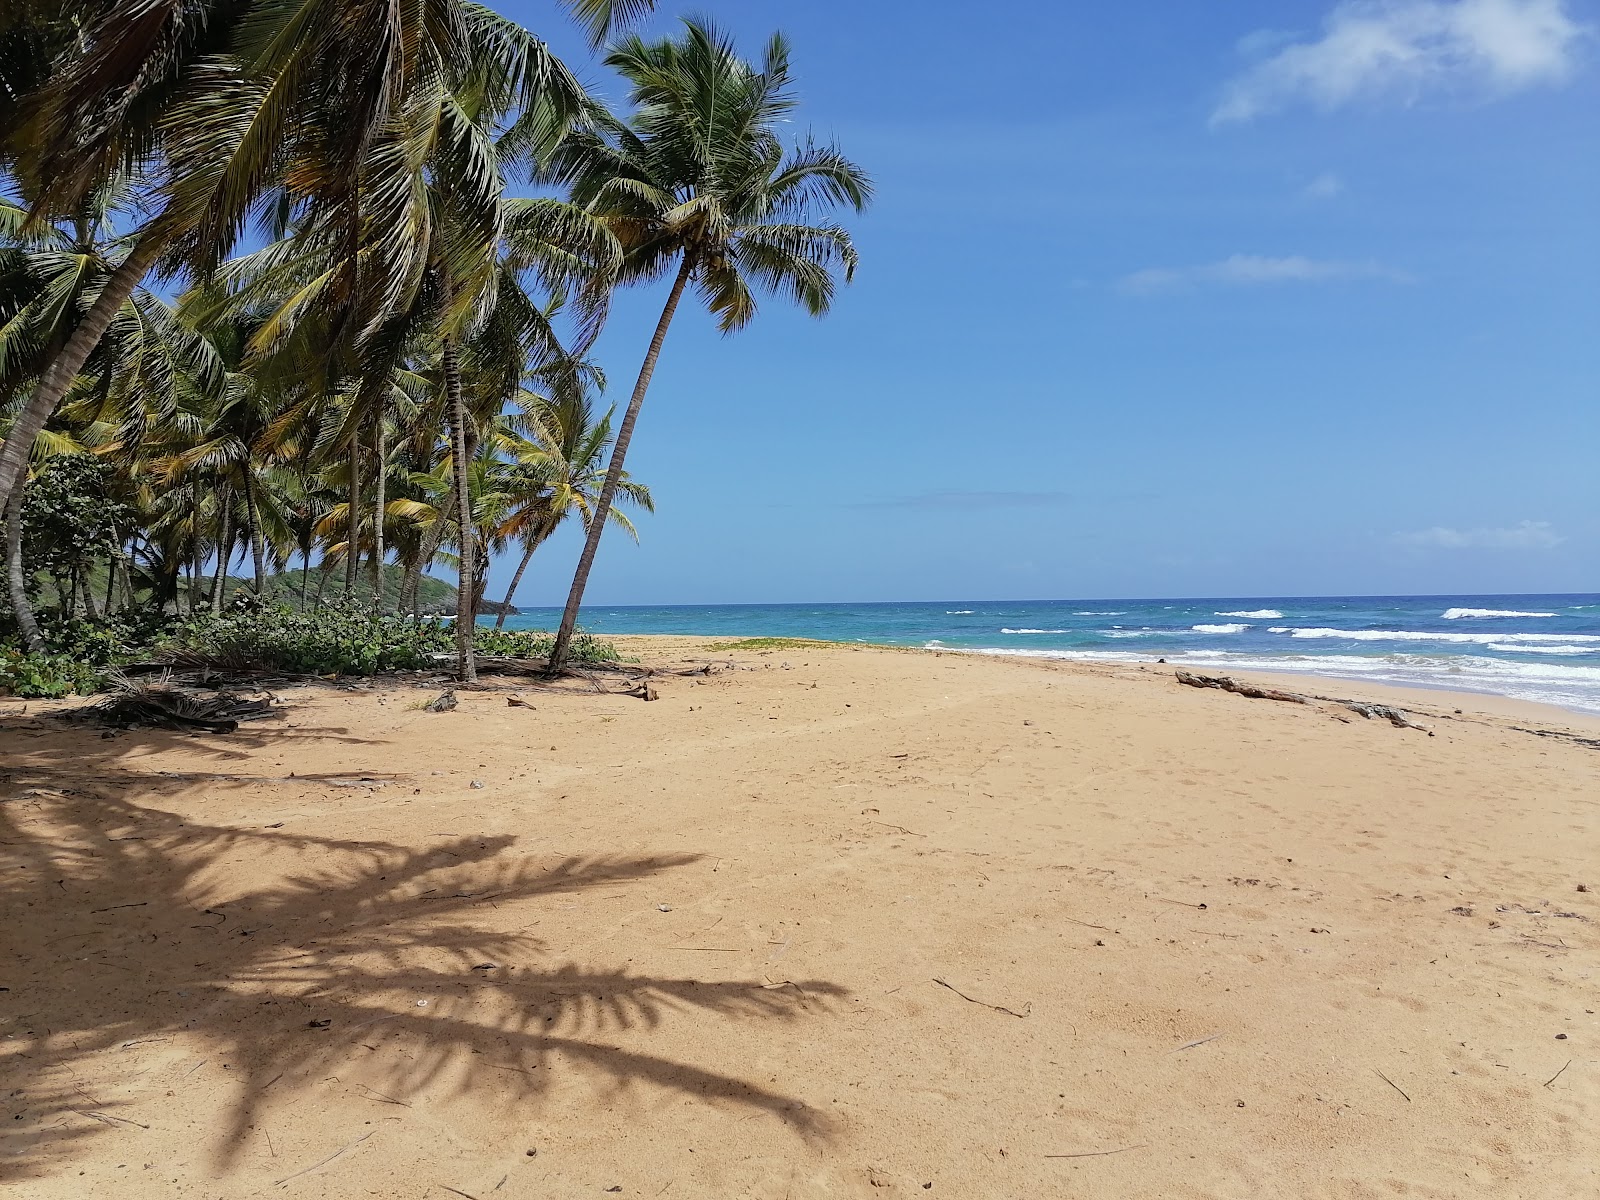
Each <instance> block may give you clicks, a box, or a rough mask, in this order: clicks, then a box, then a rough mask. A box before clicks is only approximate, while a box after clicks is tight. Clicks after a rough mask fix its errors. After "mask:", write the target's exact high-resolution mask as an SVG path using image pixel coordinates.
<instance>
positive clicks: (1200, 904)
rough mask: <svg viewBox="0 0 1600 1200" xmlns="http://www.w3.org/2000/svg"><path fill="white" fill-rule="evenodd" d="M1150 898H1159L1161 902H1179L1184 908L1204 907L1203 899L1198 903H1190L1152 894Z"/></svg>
mask: <svg viewBox="0 0 1600 1200" xmlns="http://www.w3.org/2000/svg"><path fill="white" fill-rule="evenodd" d="M1151 899H1153V900H1159V901H1161V903H1163V904H1181V905H1183V906H1184V907H1185V908H1204V907H1205V901H1203V900H1202V901H1201V902H1200V903H1199V904H1191V903H1189V901H1187V900H1168V899H1167V898H1166V897H1165V896H1152V897H1151Z"/></svg>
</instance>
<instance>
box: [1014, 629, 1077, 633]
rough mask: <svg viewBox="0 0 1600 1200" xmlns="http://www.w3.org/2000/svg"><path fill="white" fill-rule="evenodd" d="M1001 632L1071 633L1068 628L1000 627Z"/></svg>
mask: <svg viewBox="0 0 1600 1200" xmlns="http://www.w3.org/2000/svg"><path fill="white" fill-rule="evenodd" d="M1000 632H1001V633H1071V632H1072V630H1070V629H1002V630H1001V631H1000Z"/></svg>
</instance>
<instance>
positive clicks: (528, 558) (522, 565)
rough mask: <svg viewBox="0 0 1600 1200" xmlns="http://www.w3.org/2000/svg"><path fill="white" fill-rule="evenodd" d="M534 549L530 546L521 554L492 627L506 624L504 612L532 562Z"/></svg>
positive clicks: (497, 627)
mask: <svg viewBox="0 0 1600 1200" xmlns="http://www.w3.org/2000/svg"><path fill="white" fill-rule="evenodd" d="M533 551H534V547H533V546H532V545H531V544H530V545H529V546H528V548H527V549H525V550H524V551H523V552H522V561H521V562H519V563H518V564H517V573H516V574H515V575H513V576H512V577H511V586H510V587H508V588H506V598H505V599H504V600H502V601H501V602H500V612H499V614H498V615H497V616H496V617H495V619H494V627H495V628H496V629H499V628H501V627H502V626H504V625H505V623H506V610H507V609H508V608H510V607H511V597H512V596H515V595H516V594H517V585H518V584H519V583H521V582H522V573H523V572H524V571H526V570H527V569H528V564H529V563H530V562H532V561H533Z"/></svg>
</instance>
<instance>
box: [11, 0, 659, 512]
mask: <svg viewBox="0 0 1600 1200" xmlns="http://www.w3.org/2000/svg"><path fill="white" fill-rule="evenodd" d="M573 5H574V7H575V10H576V11H577V13H578V15H579V16H580V18H582V19H583V20H585V21H586V22H587V23H588V24H589V26H590V28H591V29H592V30H595V31H603V30H605V29H607V28H609V27H610V25H611V23H613V22H614V21H616V20H618V19H621V18H625V17H627V16H630V15H635V14H637V13H639V12H642V11H644V10H646V9H648V8H649V7H650V3H649V0H573ZM22 7H23V8H24V9H27V10H33V6H32V5H24V6H22ZM30 55H31V56H32V58H31V60H30ZM464 82H465V83H468V84H470V87H471V88H490V89H493V88H499V89H501V90H503V91H509V93H510V97H511V101H512V104H513V106H514V107H515V108H516V109H517V110H518V112H519V114H520V115H519V116H518V118H517V120H516V121H515V123H514V128H515V129H517V130H518V140H519V142H520V143H521V144H523V145H536V144H546V143H548V141H549V140H550V139H551V138H552V137H554V136H557V135H558V134H559V133H560V131H561V130H562V128H564V126H565V123H566V122H567V121H568V120H570V119H571V118H572V117H573V116H574V115H575V114H576V113H577V112H578V111H579V110H580V109H581V107H582V106H583V105H584V103H585V98H584V96H583V92H582V89H581V88H580V87H579V86H578V84H577V81H576V80H575V79H574V78H573V76H572V75H571V74H570V73H569V72H568V71H567V70H566V69H565V67H563V66H562V65H561V63H560V62H559V61H558V60H557V59H556V58H555V57H554V56H553V55H551V54H550V53H549V51H548V49H547V48H546V47H545V45H544V44H543V43H542V42H540V41H539V40H538V39H536V38H534V37H533V36H532V35H530V34H528V33H527V32H526V31H525V30H523V29H522V28H521V27H519V26H517V25H515V24H513V23H512V22H509V21H507V20H505V19H504V18H502V17H500V16H499V15H498V14H496V13H494V12H492V11H491V10H489V9H487V8H484V7H482V6H481V5H478V4H475V3H471V2H470V0H435V2H434V3H429V4H424V5H396V4H393V3H392V0H240V2H230V3H224V2H222V0H139V2H134V0H94V2H91V3H89V4H87V5H85V6H83V8H82V9H73V8H71V7H70V6H67V5H65V4H62V3H60V0H45V2H44V3H42V4H40V5H39V6H38V8H37V10H35V11H30V12H28V13H27V15H26V16H24V17H17V16H14V15H11V14H10V13H9V10H8V14H7V16H5V17H4V18H0V97H4V101H3V103H0V115H3V116H5V118H6V123H5V128H4V130H3V131H0V165H4V166H8V167H10V168H11V169H12V171H13V172H14V174H16V176H17V177H18V178H19V179H21V180H22V181H23V182H24V184H25V191H26V192H27V193H28V195H29V199H30V202H31V204H32V206H33V209H34V211H35V213H37V214H43V215H44V216H45V217H47V218H48V217H50V216H53V215H54V214H57V213H60V212H63V211H70V210H72V209H73V208H75V207H76V206H77V205H78V204H79V203H80V201H81V198H82V197H83V196H85V195H88V194H90V193H91V192H93V191H94V190H96V189H97V188H100V187H103V186H105V183H106V182H107V181H108V180H110V179H112V178H117V177H126V178H133V179H136V180H138V181H139V183H140V184H141V188H142V191H143V199H144V207H145V208H146V209H147V210H149V211H151V212H153V213H154V214H155V215H154V216H152V217H151V218H150V219H149V220H148V221H146V222H145V223H144V224H143V225H141V226H140V228H139V230H138V233H137V236H136V237H135V238H134V239H133V241H132V244H131V245H130V247H129V249H128V253H127V255H126V257H125V258H124V259H123V260H122V262H121V263H120V264H119V265H118V267H117V269H116V270H115V271H114V272H113V273H112V274H111V276H110V277H109V278H108V279H107V281H106V283H105V286H104V287H103V288H102V289H101V292H100V294H99V297H98V298H97V300H96V302H95V303H94V304H93V305H91V306H90V307H89V309H88V311H87V312H86V313H85V314H84V315H83V317H82V319H81V320H80V321H79V322H78V323H77V325H76V327H75V328H74V329H73V330H72V332H71V335H70V337H69V338H68V339H67V341H66V343H65V344H64V345H63V346H62V347H61V348H60V349H59V351H58V352H57V353H56V354H54V355H53V356H52V359H51V362H50V363H49V365H48V366H47V367H46V369H45V370H44V371H43V372H42V373H41V375H40V377H39V380H38V383H37V385H36V386H35V388H34V389H33V392H32V395H31V396H30V398H29V400H28V402H27V403H26V404H25V405H24V406H23V408H22V410H21V412H20V413H19V414H18V415H17V418H16V423H15V432H16V433H17V435H18V437H16V438H13V439H11V440H9V441H8V442H7V444H6V445H5V446H3V447H0V497H4V496H9V495H10V493H11V491H12V489H13V488H14V487H15V485H16V483H17V481H18V479H19V478H20V477H21V474H22V470H23V464H24V463H25V461H26V447H27V446H28V445H29V444H31V440H32V438H33V436H34V435H35V434H36V433H37V431H38V430H39V429H42V428H43V427H44V425H45V423H46V422H47V421H48V420H49V418H50V416H51V414H52V413H53V412H54V411H55V409H56V407H57V405H58V404H59V403H60V401H61V399H62V397H63V396H65V395H66V393H67V390H68V389H69V388H70V387H71V386H72V381H73V379H74V378H75V377H76V375H77V373H78V372H79V370H80V369H81V368H82V366H83V364H84V362H85V361H86V360H87V359H88V356H89V354H90V353H91V352H92V351H93V350H94V347H95V346H96V345H97V344H98V342H99V341H100V339H101V337H102V336H103V335H104V333H105V329H106V326H107V324H108V323H109V322H110V320H111V318H112V316H113V315H114V314H115V313H116V311H117V310H118V309H119V308H120V306H121V305H122V303H123V301H124V300H125V299H126V298H127V297H128V296H129V295H130V294H131V293H132V291H133V289H134V288H135V287H136V286H138V284H139V282H140V281H141V280H142V279H143V277H144V275H145V274H146V272H148V271H149V270H151V269H152V268H159V269H161V270H163V271H166V272H169V273H171V272H177V271H189V272H192V273H195V274H198V275H200V276H204V275H206V274H208V273H209V271H210V270H211V268H212V267H214V265H215V264H216V263H217V262H219V261H220V260H221V259H222V258H223V257H224V256H225V255H226V254H227V253H228V250H229V248H230V247H231V246H232V245H233V244H234V243H235V241H236V240H237V239H238V237H239V235H240V233H241V231H242V230H243V228H244V226H245V224H246V222H247V219H248V217H249V215H250V213H251V211H252V207H253V206H255V205H256V204H257V202H258V201H259V200H260V199H261V198H262V197H263V196H266V195H267V194H268V193H271V194H272V196H273V198H274V199H275V201H276V202H275V203H274V204H273V205H271V206H270V207H271V208H272V210H273V211H274V212H275V213H277V214H280V216H292V215H295V214H300V215H304V214H306V213H308V212H310V213H315V214H317V215H318V216H319V217H320V219H321V220H322V221H323V222H324V223H325V224H327V225H330V226H333V227H337V228H338V229H340V230H341V231H342V232H343V235H344V237H345V238H346V241H347V243H348V244H350V245H351V246H354V245H356V244H357V243H358V242H361V243H363V253H362V254H361V255H360V256H356V255H346V256H345V257H344V259H343V261H342V263H341V268H340V271H339V272H338V274H337V275H336V276H335V277H333V278H331V279H329V280H325V281H324V286H325V287H328V288H331V289H334V290H337V291H338V292H340V293H341V294H342V296H343V298H344V300H345V301H346V302H350V303H355V304H356V305H357V310H358V316H359V319H358V321H357V323H356V324H355V327H354V328H355V331H356V333H357V335H358V336H359V337H365V336H368V335H370V334H371V333H372V332H373V331H374V330H376V329H377V328H378V327H379V326H381V324H382V323H383V321H384V320H385V319H386V317H387V316H388V315H389V314H390V313H391V312H392V311H394V309H395V308H396V307H397V306H399V307H403V306H404V301H405V297H406V295H407V293H408V292H409V291H411V290H412V289H414V287H415V284H416V279H417V275H418V272H419V271H420V269H421V268H422V266H423V265H424V264H425V261H426V260H425V256H423V255H421V254H419V253H416V252H414V247H415V237H414V235H415V233H416V231H417V228H418V224H419V218H418V212H419V209H418V206H417V205H416V204H414V203H411V202H410V197H411V192H410V190H409V189H408V188H407V187H406V186H404V184H402V186H401V187H400V188H399V189H398V190H396V189H394V188H392V187H391V188H384V187H382V186H374V185H373V175H374V171H373V169H372V165H373V163H374V161H375V159H374V154H375V148H376V156H377V161H386V162H387V165H388V166H389V167H390V168H391V172H390V173H391V178H394V177H397V176H404V175H405V173H406V171H407V169H409V167H410V166H411V165H412V164H411V163H410V162H408V161H406V160H405V158H404V150H405V148H406V147H407V146H414V145H415V144H416V143H415V141H414V140H409V139H407V138H405V137H400V138H396V137H394V136H393V135H394V131H395V129H396V127H397V126H401V127H405V126H410V127H412V128H416V127H418V126H419V125H420V126H423V127H426V126H428V125H429V124H430V123H433V124H436V125H440V124H441V123H442V128H443V130H444V133H445V137H444V139H443V141H442V142H441V144H440V148H441V150H442V151H443V152H444V153H445V154H446V155H448V154H450V153H451V152H453V151H462V152H465V153H466V154H468V155H469V156H476V157H475V158H474V161H473V171H474V173H475V175H476V177H477V178H478V179H480V180H481V179H482V178H484V177H486V175H487V174H488V173H490V171H491V170H492V167H493V163H492V160H486V159H484V158H483V157H482V156H481V155H479V154H477V151H476V149H475V147H474V146H473V145H472V140H471V139H470V138H465V137H463V136H461V135H462V133H463V130H462V124H463V114H462V113H461V112H460V111H459V106H456V105H454V104H452V103H451V102H450V101H449V99H448V95H449V92H450V89H452V88H455V89H456V92H457V95H459V94H461V92H462V89H461V87H460V86H459V85H461V84H463V83H464ZM468 90H470V89H468ZM19 97H20V98H19ZM441 105H442V106H443V113H442V116H441V114H440V112H439V109H440V107H441ZM363 164H366V167H367V169H366V170H363V169H362V166H363ZM358 264H359V265H358ZM457 265H460V264H459V263H458V264H457ZM475 299H476V297H475V296H473V295H471V289H468V288H457V289H455V291H454V293H453V295H452V303H453V304H454V305H459V306H460V308H459V310H458V311H459V313H465V312H466V311H468V310H470V308H471V306H472V303H473V302H474V301H475Z"/></svg>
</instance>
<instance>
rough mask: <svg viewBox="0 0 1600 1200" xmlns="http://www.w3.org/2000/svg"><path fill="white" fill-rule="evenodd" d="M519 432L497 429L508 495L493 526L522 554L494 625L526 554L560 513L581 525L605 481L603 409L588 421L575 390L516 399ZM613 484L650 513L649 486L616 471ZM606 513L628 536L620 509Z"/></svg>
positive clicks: (607, 434)
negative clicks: (562, 394) (555, 396)
mask: <svg viewBox="0 0 1600 1200" xmlns="http://www.w3.org/2000/svg"><path fill="white" fill-rule="evenodd" d="M522 417H523V420H522V422H521V423H522V424H524V425H525V426H526V428H527V432H526V433H523V432H520V431H518V430H517V429H515V428H513V427H512V425H511V423H510V422H507V423H506V425H505V426H504V427H503V428H502V430H501V431H500V433H499V435H498V440H499V441H500V446H501V450H502V452H503V453H505V454H506V456H507V457H508V459H509V464H508V470H507V472H506V475H507V479H506V481H505V483H504V484H503V486H504V487H505V488H506V489H507V490H508V491H509V492H510V493H511V494H512V500H511V503H510V505H509V506H508V508H509V511H508V512H507V514H506V516H505V518H504V519H503V520H502V522H501V523H500V526H499V528H498V529H496V531H495V533H496V536H497V537H498V538H500V539H503V540H506V541H516V542H518V543H520V544H521V547H522V558H521V559H520V560H519V561H518V563H517V569H516V571H515V572H514V573H513V574H512V576H511V582H510V584H508V585H507V587H506V597H505V600H504V601H502V602H501V605H500V612H499V615H498V616H497V617H496V618H495V623H494V627H495V628H496V629H499V628H501V627H502V626H504V625H505V623H506V614H507V612H508V611H509V610H510V607H511V600H512V597H513V596H515V595H516V594H517V588H518V587H519V586H520V585H521V583H522V576H523V574H524V573H525V572H526V571H527V569H528V563H529V562H531V561H532V559H533V555H534V552H535V551H536V550H538V549H539V547H540V546H542V545H544V543H545V541H546V540H548V539H549V537H550V535H551V534H553V533H554V532H555V531H556V530H557V529H559V528H560V527H561V524H562V523H563V522H564V521H566V520H567V518H568V517H571V516H573V515H576V516H577V517H578V518H579V520H580V521H581V523H582V524H583V526H584V527H585V529H587V528H588V525H589V522H590V520H591V519H592V518H593V516H594V506H595V500H596V498H597V497H598V496H599V494H600V490H601V488H602V487H604V485H605V477H606V472H605V468H604V466H603V465H602V463H603V462H604V460H605V456H606V450H607V449H608V448H609V447H610V445H611V413H609V412H607V413H606V415H605V416H604V417H602V418H601V419H600V420H598V421H596V420H595V419H594V412H593V408H592V406H591V405H590V403H589V401H588V398H587V397H586V396H584V395H582V394H578V395H569V396H566V397H564V398H562V399H559V400H551V399H547V398H545V397H542V396H529V397H528V398H527V400H526V401H524V403H523V414H522ZM617 490H618V491H619V492H620V493H621V495H622V497H623V498H624V499H625V500H627V501H629V502H630V503H632V504H636V505H638V506H639V507H640V508H642V509H644V510H645V511H646V512H654V511H655V502H654V500H653V499H652V498H651V496H650V489H649V488H647V487H645V486H644V485H643V484H640V483H635V482H633V481H632V480H631V479H629V478H628V477H627V474H626V472H624V474H623V477H622V480H621V481H620V483H619V484H618V487H617ZM610 519H611V520H612V521H613V522H614V523H615V524H617V525H620V526H621V527H622V528H624V529H625V530H627V531H628V532H629V533H630V534H632V535H633V536H634V537H635V538H637V537H638V534H637V532H636V531H635V530H634V528H633V522H631V521H630V520H628V518H627V516H626V515H624V514H623V512H622V511H621V510H620V509H617V508H613V509H612V510H611V512H610Z"/></svg>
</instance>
